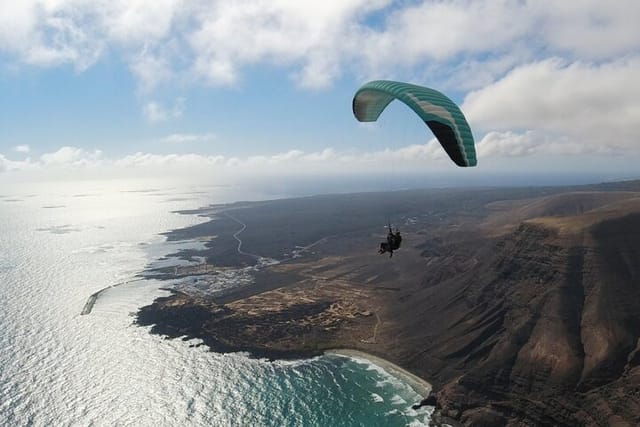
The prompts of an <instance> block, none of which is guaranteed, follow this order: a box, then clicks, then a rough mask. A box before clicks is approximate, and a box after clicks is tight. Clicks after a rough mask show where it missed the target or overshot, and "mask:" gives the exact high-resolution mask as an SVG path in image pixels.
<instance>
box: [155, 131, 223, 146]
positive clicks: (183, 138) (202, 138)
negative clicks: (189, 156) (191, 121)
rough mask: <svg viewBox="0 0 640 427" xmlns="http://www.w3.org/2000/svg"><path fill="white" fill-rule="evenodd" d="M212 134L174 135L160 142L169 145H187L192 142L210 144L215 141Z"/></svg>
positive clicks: (163, 138)
mask: <svg viewBox="0 0 640 427" xmlns="http://www.w3.org/2000/svg"><path fill="white" fill-rule="evenodd" d="M215 137H216V136H215V135H214V134H212V133H203V134H194V133H172V134H171V135H167V136H165V137H162V138H161V139H160V142H164V143H169V144H185V143H190V142H209V141H213V140H214V139H215Z"/></svg>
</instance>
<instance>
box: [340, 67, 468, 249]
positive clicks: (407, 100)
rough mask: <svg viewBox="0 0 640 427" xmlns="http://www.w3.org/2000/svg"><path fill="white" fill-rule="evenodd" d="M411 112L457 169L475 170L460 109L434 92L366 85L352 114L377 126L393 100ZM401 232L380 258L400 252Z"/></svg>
mask: <svg viewBox="0 0 640 427" xmlns="http://www.w3.org/2000/svg"><path fill="white" fill-rule="evenodd" d="M395 99H397V100H398V101H401V102H403V103H404V104H406V105H407V106H408V107H409V108H411V109H412V110H413V111H414V112H415V113H416V114H417V115H418V116H419V117H420V118H421V119H422V120H423V121H424V122H425V124H426V125H427V126H428V127H429V129H431V132H433V134H434V135H435V137H436V139H437V140H438V142H440V145H442V148H444V151H445V152H446V153H447V154H448V155H449V158H450V159H451V160H452V161H453V162H454V163H455V164H456V165H458V166H461V167H468V166H476V164H477V163H478V161H477V159H476V149H475V144H474V141H473V134H472V133H471V128H470V127H469V123H467V119H466V118H465V117H464V114H462V111H460V108H459V107H458V106H457V105H456V104H455V103H454V102H453V101H452V100H451V99H449V98H448V97H447V96H445V95H444V94H442V93H440V92H438V91H437V90H435V89H430V88H427V87H422V86H417V85H414V84H410V83H402V82H394V81H390V80H374V81H371V82H369V83H365V84H364V85H362V86H361V87H360V89H358V91H357V92H356V94H355V95H354V97H353V102H352V107H353V114H354V116H356V119H358V120H359V121H361V122H375V121H376V120H378V117H380V114H382V112H383V111H384V109H385V108H387V105H389V104H390V103H391V102H392V101H393V100H395ZM401 241H402V237H401V236H400V231H398V230H397V229H396V233H393V232H392V231H391V223H389V233H388V235H387V239H386V241H385V242H382V243H380V249H379V250H378V253H379V254H383V253H385V252H389V257H392V256H393V251H394V250H397V249H399V248H400V242H401Z"/></svg>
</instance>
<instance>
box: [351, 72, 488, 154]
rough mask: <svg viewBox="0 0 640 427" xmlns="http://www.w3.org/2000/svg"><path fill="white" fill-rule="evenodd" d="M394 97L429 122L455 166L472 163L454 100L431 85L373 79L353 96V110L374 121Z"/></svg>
mask: <svg viewBox="0 0 640 427" xmlns="http://www.w3.org/2000/svg"><path fill="white" fill-rule="evenodd" d="M394 99H397V100H399V101H402V102H403V103H405V104H407V105H408V106H409V108H411V109H412V110H413V111H415V112H416V114H417V115H418V116H420V118H421V119H422V120H424V122H425V123H426V124H427V126H429V129H431V131H432V132H433V134H434V135H435V136H436V138H437V139H438V141H439V142H440V144H441V145H442V148H444V150H445V151H446V152H447V154H448V155H449V157H450V158H451V160H453V162H454V163H455V164H456V165H458V166H475V165H476V164H477V163H478V161H477V159H476V150H475V144H474V142H473V135H472V134H471V129H470V128H469V124H468V123H467V120H466V119H465V117H464V115H463V114H462V111H460V108H458V106H457V105H456V104H454V103H453V101H451V99H449V98H447V97H446V96H445V95H443V94H442V93H440V92H438V91H437V90H434V89H429V88H426V87H422V86H417V85H413V84H409V83H402V82H394V81H389V80H375V81H372V82H369V83H366V84H364V85H363V86H362V87H361V88H360V89H358V91H357V92H356V94H355V95H354V97H353V114H354V115H355V116H356V118H357V119H358V120H359V121H361V122H375V121H376V120H378V117H379V116H380V114H381V113H382V111H384V109H385V108H386V107H387V105H389V103H391V101H393V100H394Z"/></svg>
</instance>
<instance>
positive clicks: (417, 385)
mask: <svg viewBox="0 0 640 427" xmlns="http://www.w3.org/2000/svg"><path fill="white" fill-rule="evenodd" d="M325 354H335V355H338V356H345V357H351V358H355V359H365V360H367V361H369V362H371V363H373V364H374V365H376V366H379V367H381V368H382V369H384V370H385V371H387V372H388V373H389V374H391V375H393V376H394V377H396V378H398V379H400V380H402V381H404V382H406V383H407V384H409V385H410V386H411V388H413V390H414V391H415V392H416V393H418V394H419V395H420V396H422V397H423V398H426V397H427V396H429V393H431V389H432V387H431V384H430V383H429V382H427V381H425V380H423V379H422V378H420V377H418V376H417V375H414V374H412V373H411V372H409V371H407V370H406V369H403V368H401V367H400V366H398V365H396V364H395V363H391V362H389V361H388V360H386V359H382V358H381V357H377V356H374V355H372V354H369V353H365V352H364V351H359V350H352V349H348V348H338V349H333V350H327V351H325Z"/></svg>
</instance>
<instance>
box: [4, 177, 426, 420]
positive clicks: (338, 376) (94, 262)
mask: <svg viewBox="0 0 640 427" xmlns="http://www.w3.org/2000/svg"><path fill="white" fill-rule="evenodd" d="M274 196H275V195H273V194H272V195H269V196H265V195H263V194H258V193H255V192H250V191H247V190H246V189H240V188H237V187H233V186H213V185H189V184H181V185H180V186H176V185H175V184H174V185H170V184H167V183H162V182H160V181H157V182H156V181H117V180H111V181H88V182H74V183H70V182H64V183H63V182H60V183H49V184H23V185H20V186H17V185H14V186H11V187H6V186H5V187H3V188H2V189H0V331H1V333H0V425H3V426H103V425H104V426H112V425H136V426H147V425H153V426H165V425H166V426H173V425H195V426H199V425H207V426H356V425H363V426H376V425H380V426H404V425H426V424H428V421H429V415H430V411H431V409H432V408H428V407H423V408H420V409H419V410H413V409H411V406H412V405H413V404H415V403H417V402H418V401H420V399H421V396H419V395H418V394H417V393H416V391H414V389H413V388H412V387H411V386H410V384H408V383H405V382H403V381H402V380H400V379H398V378H396V377H394V376H392V375H390V374H389V373H387V372H386V371H385V370H383V369H382V368H380V367H379V366H376V365H375V364H373V363H372V362H369V361H367V360H365V359H358V358H347V357H342V356H337V355H327V356H322V357H317V358H314V359H309V360H297V361H275V362H269V361H266V360H257V359H252V358H249V357H247V355H245V354H240V353H232V354H218V353H215V352H211V351H209V350H208V349H207V348H206V347H205V346H197V344H199V341H198V340H181V339H174V340H167V339H163V338H162V337H159V336H156V335H152V334H150V333H149V328H147V327H140V326H137V325H135V324H133V321H134V314H135V312H136V311H137V309H138V308H139V307H141V306H143V305H147V304H149V303H151V302H152V301H153V300H154V298H156V297H158V296H162V295H167V291H164V290H161V289H160V288H161V287H162V286H163V285H166V283H161V282H158V281H156V280H136V278H137V274H139V273H140V272H142V271H143V270H144V269H145V267H146V266H149V265H151V264H153V263H156V264H157V263H159V262H162V263H170V262H172V259H169V260H166V259H163V257H164V256H165V255H167V254H170V253H174V252H176V250H177V249H179V248H180V247H182V246H181V245H183V246H184V247H186V246H188V245H194V244H195V243H194V242H177V243H176V242H167V241H166V240H165V238H164V237H163V236H162V235H161V234H160V233H162V232H165V231H169V230H172V229H176V228H180V227H185V226H188V225H192V224H195V223H198V222H200V221H203V220H204V219H203V218H200V217H197V216H195V215H181V214H177V213H174V211H177V210H183V209H194V208H198V207H202V206H206V205H208V204H210V203H221V202H231V201H236V200H259V199H261V198H266V197H269V198H273V197H274ZM277 196H278V197H283V196H286V194H280V195H277ZM173 261H175V262H177V260H173ZM114 284H120V285H119V286H116V287H111V288H109V289H107V290H106V291H104V292H103V293H102V294H101V295H100V297H99V298H98V300H97V301H96V303H95V305H94V307H93V310H92V311H91V313H90V314H89V315H80V312H81V311H82V309H83V307H84V305H85V302H86V301H87V298H88V297H89V296H90V295H91V294H93V293H94V292H97V291H98V290H100V289H103V288H106V287H109V286H112V285H114Z"/></svg>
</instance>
